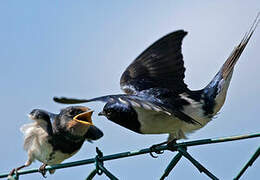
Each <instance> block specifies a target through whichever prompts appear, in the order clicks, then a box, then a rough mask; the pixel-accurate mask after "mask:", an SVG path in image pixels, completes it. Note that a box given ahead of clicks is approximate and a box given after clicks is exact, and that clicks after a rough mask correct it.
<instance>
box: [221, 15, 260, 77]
mask: <svg viewBox="0 0 260 180" xmlns="http://www.w3.org/2000/svg"><path fill="white" fill-rule="evenodd" d="M259 22H260V12H258V14H257V16H256V18H255V20H254V22H253V24H252V26H251V27H250V29H249V31H248V32H247V33H246V34H245V36H244V37H243V39H242V40H241V42H240V43H239V44H238V46H236V47H235V48H234V50H233V51H232V53H231V54H230V56H229V57H228V59H227V60H226V62H225V63H224V64H223V66H222V67H221V76H222V78H223V79H225V80H226V79H227V78H228V77H229V75H230V73H231V72H232V70H233V69H234V66H235V64H236V62H237V61H238V59H239V57H240V56H241V54H242V52H243V51H244V49H245V47H246V45H247V43H248V42H249V40H250V38H251V37H252V35H253V33H254V31H255V29H256V27H257V25H258V24H259Z"/></svg>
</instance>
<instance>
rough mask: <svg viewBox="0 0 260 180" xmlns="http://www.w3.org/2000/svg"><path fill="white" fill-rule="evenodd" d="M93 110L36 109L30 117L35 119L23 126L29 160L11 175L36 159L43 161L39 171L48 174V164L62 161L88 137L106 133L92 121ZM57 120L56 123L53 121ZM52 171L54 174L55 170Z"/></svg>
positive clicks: (73, 107) (68, 108)
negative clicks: (53, 110) (57, 110)
mask: <svg viewBox="0 0 260 180" xmlns="http://www.w3.org/2000/svg"><path fill="white" fill-rule="evenodd" d="M92 113H93V111H92V110H91V109H89V108H87V107H84V106H70V107H67V108H64V109H62V110H61V111H60V113H59V114H53V113H50V112H47V111H45V110H41V109H34V110H33V111H32V112H31V113H30V114H29V118H30V119H32V120H33V121H34V122H33V123H29V124H25V125H23V126H22V127H21V131H22V132H23V134H24V149H25V150H26V152H27V154H28V160H27V161H26V162H25V164H24V165H22V166H20V167H18V168H16V169H13V170H12V171H11V172H10V176H11V175H12V174H13V173H14V172H15V171H18V170H20V169H22V168H24V167H27V166H29V165H30V164H31V163H32V162H33V161H34V160H35V159H36V160H38V161H40V162H42V163H43V165H42V166H41V167H40V168H39V172H41V173H42V175H43V176H45V173H46V172H45V167H46V165H53V164H59V163H61V162H62V161H64V160H65V159H68V158H69V157H71V156H73V155H74V154H75V153H76V152H78V151H79V149H80V148H81V146H82V144H83V143H84V141H85V140H89V141H92V140H97V139H99V138H101V137H102V136H103V132H102V131H101V130H99V129H98V128H97V127H96V126H94V125H93V123H92V119H91V116H92ZM52 121H53V122H52ZM50 173H51V174H52V173H54V170H51V171H50Z"/></svg>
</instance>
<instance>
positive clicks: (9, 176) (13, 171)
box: [7, 168, 18, 179]
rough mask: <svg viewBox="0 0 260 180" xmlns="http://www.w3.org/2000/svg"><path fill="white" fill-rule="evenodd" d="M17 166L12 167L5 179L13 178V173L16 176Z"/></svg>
mask: <svg viewBox="0 0 260 180" xmlns="http://www.w3.org/2000/svg"><path fill="white" fill-rule="evenodd" d="M17 171H18V170H17V168H13V169H12V171H10V173H9V174H8V176H7V179H14V177H13V175H14V174H15V176H16V177H17V175H18V173H17Z"/></svg>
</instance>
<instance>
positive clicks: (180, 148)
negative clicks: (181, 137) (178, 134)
mask: <svg viewBox="0 0 260 180" xmlns="http://www.w3.org/2000/svg"><path fill="white" fill-rule="evenodd" d="M256 137H260V133H255V134H247V135H240V136H229V137H223V138H213V139H201V140H196V141H187V142H181V143H176V144H173V145H171V146H168V145H162V146H159V147H156V148H155V149H151V148H146V149H141V150H139V151H131V152H130V151H129V152H123V153H117V154H112V155H107V156H103V153H102V152H101V151H100V150H99V149H98V148H96V152H97V155H96V157H94V158H90V159H85V160H80V161H74V162H69V163H63V164H57V165H53V166H47V167H46V168H45V169H46V170H53V169H63V168H69V167H74V166H81V165H85V164H92V163H94V164H95V168H94V170H93V171H92V172H91V173H90V174H89V175H88V177H87V178H86V180H90V179H93V178H94V177H95V176H96V175H102V174H104V175H106V176H107V177H108V178H110V179H112V180H117V179H118V178H117V177H116V176H115V175H113V174H112V173H111V172H110V171H109V170H108V169H106V168H105V166H104V161H109V160H114V159H119V158H125V157H130V156H137V155H142V154H147V153H153V152H157V153H158V152H163V151H165V150H170V151H176V152H177V154H176V155H175V156H174V157H173V159H172V160H171V162H170V163H169V165H168V166H167V168H166V169H165V170H164V172H163V174H162V176H161V178H160V179H161V180H163V179H165V178H166V177H167V176H168V175H169V173H170V172H171V171H172V169H173V168H174V167H175V165H176V164H177V163H178V162H179V160H180V159H181V158H182V157H185V158H186V159H188V160H189V161H190V162H191V163H192V164H193V165H194V166H195V167H196V168H197V169H198V170H199V172H201V173H202V172H203V173H205V174H206V175H207V176H208V177H209V178H210V179H214V180H217V179H218V178H217V177H216V176H215V175H213V174H212V173H211V172H210V171H209V170H208V169H207V168H206V167H204V166H203V165H202V164H201V163H199V162H198V161H197V160H196V159H194V158H193V157H192V156H191V155H190V154H189V153H188V152H187V148H188V147H190V146H199V145H205V144H213V143H223V142H227V141H237V140H242V139H249V138H256ZM259 155H260V146H259V147H258V149H257V150H256V152H255V153H254V154H253V155H252V157H251V158H250V159H249V161H248V162H247V163H246V164H245V165H244V166H243V167H242V169H241V170H240V172H238V174H237V176H236V177H234V180H238V179H239V178H240V177H241V176H242V175H243V173H244V172H245V171H246V170H247V168H248V167H249V166H252V164H253V163H254V161H255V160H256V159H257V158H258V156H259ZM36 172H39V171H38V169H30V170H22V171H19V172H18V173H17V174H15V175H13V177H12V178H13V179H16V180H18V179H19V176H20V175H25V174H30V173H36ZM6 177H8V173H5V174H0V178H6Z"/></svg>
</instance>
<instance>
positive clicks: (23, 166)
mask: <svg viewBox="0 0 260 180" xmlns="http://www.w3.org/2000/svg"><path fill="white" fill-rule="evenodd" d="M25 167H26V165H22V166H20V167H18V168H14V169H12V171H11V172H10V173H9V175H8V177H9V176H13V174H14V173H15V174H16V176H17V171H19V170H20V169H22V168H25Z"/></svg>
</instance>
